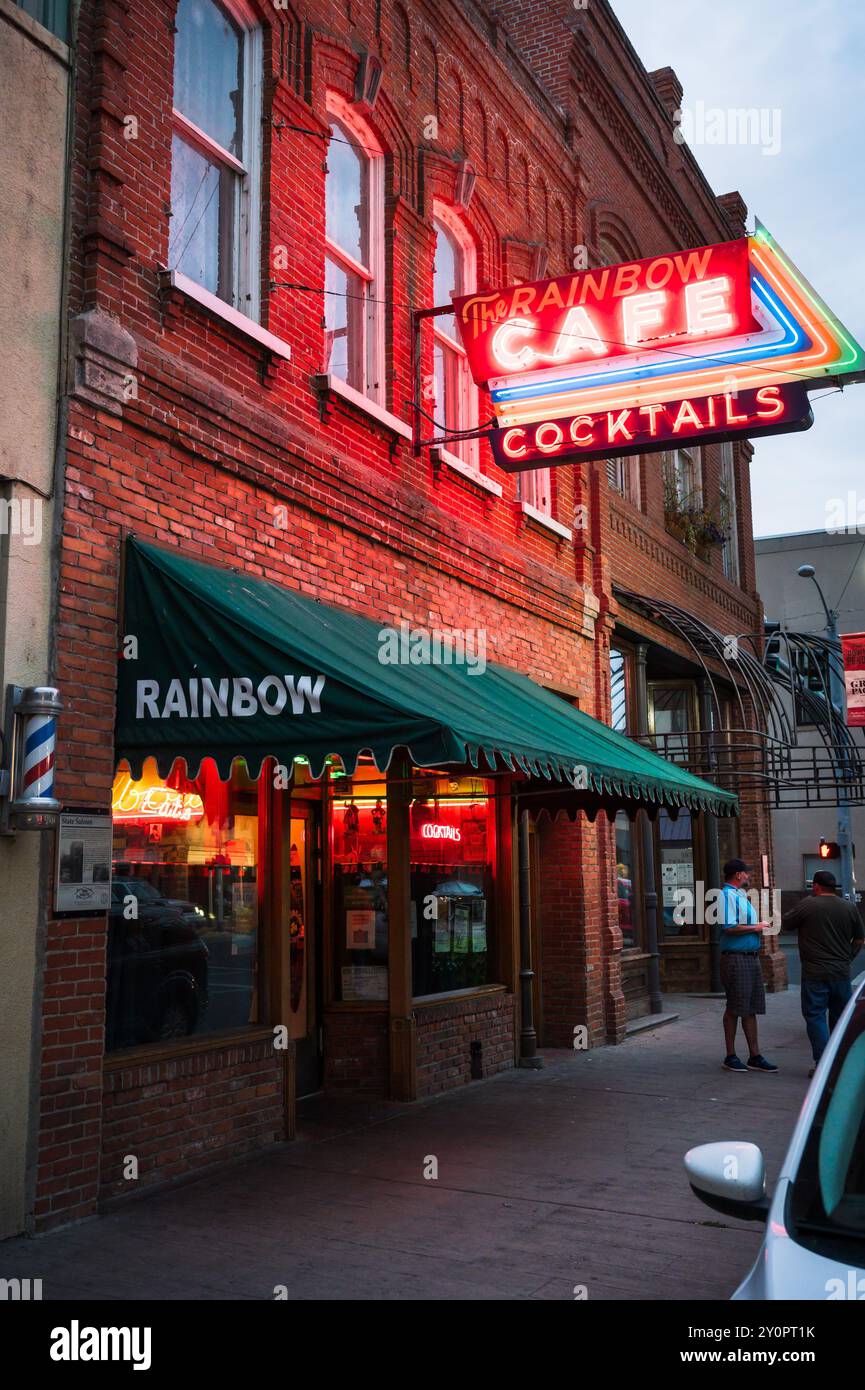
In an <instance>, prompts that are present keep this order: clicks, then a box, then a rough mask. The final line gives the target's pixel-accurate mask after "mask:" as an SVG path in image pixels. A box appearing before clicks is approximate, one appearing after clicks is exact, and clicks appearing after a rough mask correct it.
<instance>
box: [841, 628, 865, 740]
mask: <svg viewBox="0 0 865 1390" xmlns="http://www.w3.org/2000/svg"><path fill="white" fill-rule="evenodd" d="M841 651H842V653H843V656H844V680H845V683H846V686H847V723H848V725H849V726H850V728H851V729H853V728H856V729H858V728H862V727H863V726H865V632H849V633H844V635H843V636H842V638H841Z"/></svg>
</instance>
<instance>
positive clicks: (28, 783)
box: [9, 685, 62, 829]
mask: <svg viewBox="0 0 865 1390" xmlns="http://www.w3.org/2000/svg"><path fill="white" fill-rule="evenodd" d="M61 709H62V703H61V700H60V692H59V691H58V690H56V689H55V688H54V686H48V685H33V686H28V687H27V688H26V689H23V690H22V689H20V688H16V689H14V690H13V692H12V710H13V714H14V717H15V723H16V724H17V726H18V727H17V730H16V733H17V742H16V748H17V753H16V758H15V783H14V786H13V791H12V801H11V804H10V807H9V809H10V811H11V812H12V813H13V814H14V815H15V817H16V824H17V826H18V828H19V829H28V828H33V829H43V828H46V827H47V825H48V823H49V822H48V820H47V818H48V817H53V816H54V815H55V814H56V813H57V811H58V810H59V806H60V803H59V802H58V801H57V800H56V799H55V797H54V765H55V750H56V743H57V715H58V713H59V712H60V710H61Z"/></svg>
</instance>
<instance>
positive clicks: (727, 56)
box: [589, 0, 865, 538]
mask: <svg viewBox="0 0 865 1390" xmlns="http://www.w3.org/2000/svg"><path fill="white" fill-rule="evenodd" d="M589 3H591V0H589ZM611 3H612V6H613V9H614V10H615V13H616V15H617V17H618V19H619V21H620V23H621V24H622V27H623V28H624V30H625V32H626V33H627V35H628V38H629V39H630V41H631V43H632V44H633V46H634V48H635V49H636V51H637V53H638V54H639V55H640V58H641V60H642V61H643V63H644V64H645V66H646V68H647V69H648V70H649V71H650V72H651V71H652V70H653V69H654V68H661V67H668V66H669V67H671V68H673V69H674V70H675V72H676V75H677V76H678V78H679V81H680V82H681V84H682V86H683V88H684V97H683V102H682V104H683V107H684V109H685V111H686V112H687V111H690V112H691V113H692V118H694V119H696V116H697V114H698V112H697V103H698V102H702V103H703V111H704V112H705V113H707V115H708V112H709V111H710V109H711V108H718V107H720V108H722V109H723V110H725V111H726V110H727V109H729V108H740V107H756V108H758V109H760V110H765V111H766V116H765V118H764V120H765V126H764V131H765V139H764V141H763V142H762V144H763V145H765V148H766V149H767V150H771V149H772V148H773V146H774V145H777V150H776V152H775V153H764V152H763V148H762V147H761V144H760V143H757V144H753V145H752V144H743V143H728V144H709V143H707V142H703V143H699V144H697V143H692V144H691V149H692V152H693V153H694V155H695V156H696V158H697V160H698V162H699V164H700V166H701V167H702V169H703V172H704V174H705V175H706V177H707V179H708V181H709V183H710V184H711V186H712V188H713V189H714V191H715V192H716V193H727V192H730V191H731V190H732V189H738V190H739V192H740V193H741V195H742V197H743V198H744V200H745V202H746V203H747V205H748V230H749V231H750V230H753V219H754V216H755V215H756V216H757V217H759V219H760V221H761V222H762V223H763V224H764V225H765V226H766V227H768V228H769V230H770V231H771V232H772V234H773V235H774V236H775V238H776V239H777V240H778V242H779V243H780V244H781V246H782V247H783V248H784V250H785V251H786V253H787V255H788V256H789V257H790V259H791V260H792V261H793V262H794V264H795V265H797V266H798V267H799V269H800V270H801V271H802V273H803V274H804V275H805V277H806V278H807V279H808V280H810V282H811V284H812V285H813V286H814V288H815V289H816V290H817V292H818V294H820V295H821V296H822V298H823V299H824V300H825V301H826V303H827V304H828V305H829V307H830V308H831V309H832V310H833V311H834V313H835V314H836V315H837V316H838V318H839V319H840V320H841V322H842V323H843V324H844V325H845V327H847V328H848V329H849V330H850V331H851V332H852V333H853V335H854V337H856V338H857V339H858V340H859V341H860V342H861V343H865V266H863V252H865V75H863V74H865V5H863V4H862V3H861V0H723V3H718V0H611ZM823 389H824V390H825V389H826V388H823ZM818 395H820V388H818V389H817V390H815V391H814V392H813V394H812V396H811V400H812V404H813V410H814V424H813V426H812V427H811V429H810V430H808V431H806V432H805V433H803V434H799V435H796V434H788V435H779V436H776V437H774V438H769V439H759V440H755V441H754V450H755V452H754V458H753V461H752V464H751V494H752V502H753V515H754V534H755V536H768V535H778V534H781V533H784V532H790V531H819V530H823V529H824V528H825V527H826V525H827V524H829V525H833V526H836V527H837V526H838V524H839V522H838V520H837V517H838V510H837V504H838V502H839V501H843V503H844V516H845V519H846V524H847V525H849V526H852V527H860V528H861V534H862V536H863V538H865V383H861V384H859V385H854V386H849V387H847V388H845V390H844V392H843V393H842V392H839V391H834V392H833V393H832V394H830V395H824V396H823V398H822V399H821V400H816V399H815V398H816V397H817V396H818ZM851 493H852V494H853V496H852V497H851V496H850V495H849V494H851ZM833 503H834V504H835V505H834V507H833ZM833 518H835V519H833Z"/></svg>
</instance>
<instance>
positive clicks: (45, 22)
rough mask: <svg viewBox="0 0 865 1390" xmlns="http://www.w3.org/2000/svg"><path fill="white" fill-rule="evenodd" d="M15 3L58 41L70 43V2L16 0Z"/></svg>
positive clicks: (59, 0)
mask: <svg viewBox="0 0 865 1390" xmlns="http://www.w3.org/2000/svg"><path fill="white" fill-rule="evenodd" d="M14 3H15V4H16V5H17V6H18V8H19V10H23V11H24V13H25V14H29V16H30V18H31V19H35V20H37V21H38V22H39V23H40V24H41V25H42V26H43V28H45V29H50V31H51V33H52V34H54V35H56V37H57V38H58V39H62V40H63V42H64V43H66V42H67V41H68V39H69V0H14Z"/></svg>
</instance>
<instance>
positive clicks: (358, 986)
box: [342, 965, 387, 1003]
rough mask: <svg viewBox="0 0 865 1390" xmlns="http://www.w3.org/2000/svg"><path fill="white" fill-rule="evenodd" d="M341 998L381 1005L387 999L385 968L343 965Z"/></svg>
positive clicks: (381, 966)
mask: <svg viewBox="0 0 865 1390" xmlns="http://www.w3.org/2000/svg"><path fill="white" fill-rule="evenodd" d="M342 997H343V1000H344V1001H346V1002H348V1001H350V1000H353V1001H357V1000H366V1001H367V1002H376V1003H381V1002H382V1001H383V1000H386V999H387V966H384V965H344V966H343V967H342Z"/></svg>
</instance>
